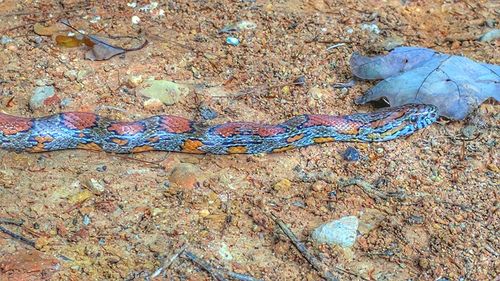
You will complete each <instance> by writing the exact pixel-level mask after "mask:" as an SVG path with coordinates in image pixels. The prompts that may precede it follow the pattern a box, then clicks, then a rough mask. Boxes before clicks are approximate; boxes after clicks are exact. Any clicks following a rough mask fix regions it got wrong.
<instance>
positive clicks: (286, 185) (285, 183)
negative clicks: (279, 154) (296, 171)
mask: <svg viewBox="0 0 500 281" xmlns="http://www.w3.org/2000/svg"><path fill="white" fill-rule="evenodd" d="M290 187H292V182H291V181H290V180H288V179H282V180H280V181H279V182H277V183H275V184H274V185H273V189H274V191H276V192H283V193H286V192H287V191H288V190H289V189H290Z"/></svg>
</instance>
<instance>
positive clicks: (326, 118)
mask: <svg viewBox="0 0 500 281" xmlns="http://www.w3.org/2000/svg"><path fill="white" fill-rule="evenodd" d="M361 125H363V123H361V122H355V121H349V120H346V119H345V118H344V117H341V116H330V115H311V116H309V120H308V121H307V122H306V123H304V126H305V127H313V126H328V127H334V128H335V130H336V131H337V132H339V133H341V134H347V135H356V134H358V130H359V127H360V126H361Z"/></svg>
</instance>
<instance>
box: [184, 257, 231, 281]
mask: <svg viewBox="0 0 500 281" xmlns="http://www.w3.org/2000/svg"><path fill="white" fill-rule="evenodd" d="M182 255H183V256H184V257H185V258H187V259H189V260H190V261H192V262H193V263H194V264H196V265H197V266H199V267H201V268H202V269H204V270H205V271H206V272H208V273H210V275H212V277H213V278H215V279H216V280H218V281H227V279H226V278H224V276H222V274H220V273H219V272H218V271H217V270H216V269H215V268H213V267H212V266H211V265H210V264H209V263H207V262H206V261H204V260H202V259H200V258H199V257H197V256H196V255H195V254H193V253H192V252H190V251H188V250H185V251H184V252H183V253H182Z"/></svg>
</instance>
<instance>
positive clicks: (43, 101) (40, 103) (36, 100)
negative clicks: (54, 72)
mask: <svg viewBox="0 0 500 281" xmlns="http://www.w3.org/2000/svg"><path fill="white" fill-rule="evenodd" d="M59 101H60V100H59V97H57V95H56V92H55V88H54V86H42V87H36V88H35V92H34V94H33V96H31V99H30V103H29V104H30V108H31V109H39V108H42V107H44V106H50V105H54V104H56V103H58V102H59Z"/></svg>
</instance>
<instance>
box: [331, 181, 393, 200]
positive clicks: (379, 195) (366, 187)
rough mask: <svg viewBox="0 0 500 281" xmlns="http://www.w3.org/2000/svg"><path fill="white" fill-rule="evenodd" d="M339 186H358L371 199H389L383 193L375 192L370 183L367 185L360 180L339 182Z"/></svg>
mask: <svg viewBox="0 0 500 281" xmlns="http://www.w3.org/2000/svg"><path fill="white" fill-rule="evenodd" d="M339 185H340V186H341V187H347V186H351V185H356V186H359V187H361V188H362V189H363V191H364V192H365V193H366V194H368V196H370V197H371V198H372V199H378V198H382V199H384V200H387V199H388V198H389V196H387V195H386V194H385V193H383V192H381V191H378V190H376V189H375V188H374V186H373V185H371V184H370V183H368V182H366V181H364V180H362V179H360V178H351V179H348V180H346V181H342V182H340V184H339Z"/></svg>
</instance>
